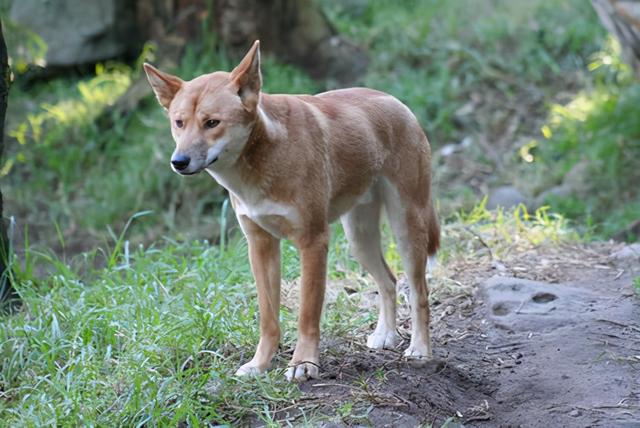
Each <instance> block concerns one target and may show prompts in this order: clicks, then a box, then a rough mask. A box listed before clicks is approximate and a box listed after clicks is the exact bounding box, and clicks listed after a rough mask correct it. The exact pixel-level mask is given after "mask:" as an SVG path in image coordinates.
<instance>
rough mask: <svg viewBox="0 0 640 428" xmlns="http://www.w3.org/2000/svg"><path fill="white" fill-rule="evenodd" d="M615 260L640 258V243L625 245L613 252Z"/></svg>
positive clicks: (612, 255)
mask: <svg viewBox="0 0 640 428" xmlns="http://www.w3.org/2000/svg"><path fill="white" fill-rule="evenodd" d="M611 258H612V259H615V260H640V243H636V244H631V245H625V246H624V247H622V249H621V250H618V251H616V252H614V253H611Z"/></svg>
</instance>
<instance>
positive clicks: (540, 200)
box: [535, 184, 572, 207]
mask: <svg viewBox="0 0 640 428" xmlns="http://www.w3.org/2000/svg"><path fill="white" fill-rule="evenodd" d="M571 193H572V192H571V189H570V188H569V187H568V186H565V185H564V184H561V185H559V186H554V187H552V188H550V189H547V190H545V191H544V192H542V193H540V194H539V195H538V196H537V197H536V200H535V206H536V207H541V206H543V205H544V204H545V202H546V200H547V198H548V197H549V196H555V197H558V198H567V197H569V196H571Z"/></svg>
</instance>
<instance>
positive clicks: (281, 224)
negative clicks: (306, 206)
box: [235, 196, 299, 238]
mask: <svg viewBox="0 0 640 428" xmlns="http://www.w3.org/2000/svg"><path fill="white" fill-rule="evenodd" d="M247 199H248V200H247ZM247 199H245V200H243V199H241V198H240V197H237V196H236V203H235V205H236V206H235V210H236V214H237V215H244V216H247V217H249V218H250V219H251V220H253V221H254V222H255V223H257V224H258V225H260V226H261V227H262V228H263V229H265V230H266V231H268V232H269V233H271V234H272V235H273V236H275V237H278V238H287V237H290V236H291V235H293V234H294V232H295V229H296V228H297V224H298V220H299V215H298V212H297V210H296V209H295V208H294V207H293V206H289V205H284V204H281V203H278V202H275V201H272V200H269V199H266V198H264V199H260V198H258V199H257V200H252V199H251V198H247Z"/></svg>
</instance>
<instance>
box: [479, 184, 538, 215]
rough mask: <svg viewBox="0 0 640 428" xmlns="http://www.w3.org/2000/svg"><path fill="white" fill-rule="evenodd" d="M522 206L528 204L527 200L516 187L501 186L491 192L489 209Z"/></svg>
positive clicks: (488, 202)
mask: <svg viewBox="0 0 640 428" xmlns="http://www.w3.org/2000/svg"><path fill="white" fill-rule="evenodd" d="M520 204H525V205H527V204H528V200H527V198H526V197H525V196H524V195H523V194H522V193H521V192H520V191H519V190H518V189H516V188H515V187H514V186H500V187H496V188H495V189H493V190H491V191H490V192H489V200H488V201H487V208H488V209H490V210H492V209H495V208H497V207H503V208H507V209H508V208H514V207H516V206H518V205H520Z"/></svg>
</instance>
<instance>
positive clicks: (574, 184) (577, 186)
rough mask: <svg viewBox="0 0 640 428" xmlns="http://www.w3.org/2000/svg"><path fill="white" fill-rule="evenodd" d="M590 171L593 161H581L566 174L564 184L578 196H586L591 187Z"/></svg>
mask: <svg viewBox="0 0 640 428" xmlns="http://www.w3.org/2000/svg"><path fill="white" fill-rule="evenodd" d="M590 172H591V163H589V162H588V161H586V160H583V161H580V162H578V163H577V164H575V165H574V166H573V167H572V168H571V169H570V170H569V172H567V173H566V174H565V176H564V178H563V179H562V185H563V186H564V187H566V188H567V189H570V191H571V193H572V194H574V195H576V196H580V197H581V196H585V195H586V194H587V193H588V192H589V190H590V189H591V183H590Z"/></svg>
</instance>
